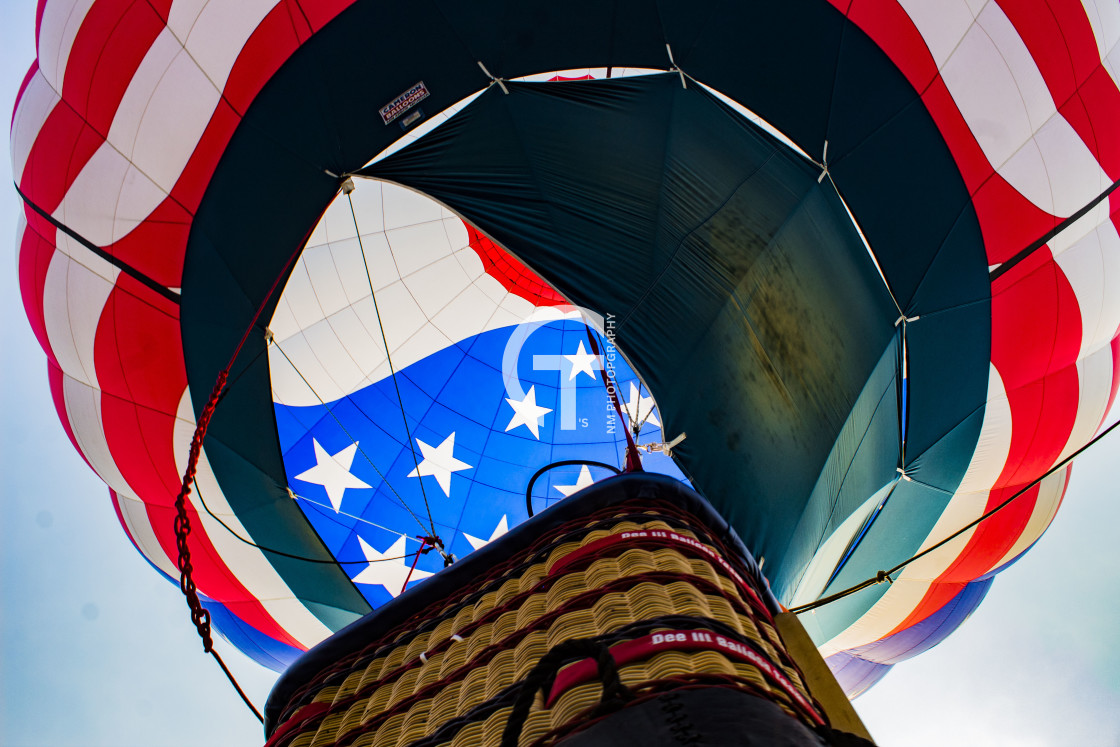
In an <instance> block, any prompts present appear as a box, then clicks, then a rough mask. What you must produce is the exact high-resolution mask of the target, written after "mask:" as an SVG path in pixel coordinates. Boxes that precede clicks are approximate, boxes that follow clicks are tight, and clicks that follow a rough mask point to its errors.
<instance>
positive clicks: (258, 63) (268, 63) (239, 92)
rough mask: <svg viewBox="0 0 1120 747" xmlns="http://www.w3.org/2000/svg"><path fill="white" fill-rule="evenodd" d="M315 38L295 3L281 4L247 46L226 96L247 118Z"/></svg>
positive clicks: (230, 103)
mask: <svg viewBox="0 0 1120 747" xmlns="http://www.w3.org/2000/svg"><path fill="white" fill-rule="evenodd" d="M310 37H311V27H310V26H309V25H308V23H307V21H306V20H305V19H304V17H303V13H302V12H301V11H300V10H299V7H298V6H297V5H296V4H295V3H294V2H292V0H281V2H280V3H278V4H277V5H276V7H274V8H273V9H272V10H271V11H269V13H268V15H266V16H265V17H264V20H262V21H261V23H260V25H259V26H258V27H257V28H256V30H254V31H253V34H252V35H251V36H250V37H249V39H248V40H247V41H246V43H245V47H244V48H243V49H242V51H241V54H240V55H238V58H237V62H236V64H234V66H233V69H232V70H231V71H230V75H229V78H228V79H227V81H226V85H225V90H224V91H223V96H224V97H225V99H226V101H227V102H228V103H229V105H230V106H232V107H233V109H234V110H235V111H236V112H238V114H239V115H241V114H244V113H245V110H247V109H248V108H249V104H251V103H252V102H253V99H255V98H256V96H257V94H258V93H260V90H261V88H262V87H263V86H264V84H265V83H266V82H268V80H269V79H270V78H272V76H273V75H274V74H275V72H276V71H277V70H279V69H280V66H281V65H283V64H284V63H285V62H287V61H288V58H289V57H291V55H292V53H293V52H295V51H296V50H297V49H299V47H300V45H301V44H303V42H305V41H307V40H308V39H309V38H310Z"/></svg>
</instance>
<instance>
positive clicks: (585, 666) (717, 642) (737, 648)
mask: <svg viewBox="0 0 1120 747" xmlns="http://www.w3.org/2000/svg"><path fill="white" fill-rule="evenodd" d="M664 651H715V652H717V653H720V654H723V655H724V656H727V657H728V658H730V659H737V660H738V661H742V662H747V663H749V664H752V665H754V666H755V667H757V668H758V669H759V670H760V671H761V672H762V673H763V674H764V675H765V677H766V679H768V680H769V681H770V682H772V683H773V684H774V685H776V686H777V688H778V689H779V690H781V691H782V692H783V693H785V694H786V695H787V696H788V697H789V698H791V699H792V700H793V701H794V702H795V703H797V705H798V706H799V707H800V710H801V712H802V713H804V715H806V716H808V717H809V718H810V719H812V720H813V722H814V723H817V724H822V723H824V721H823V720H822V719H821V716H820V714H819V713H817V709H816V707H815V706H814V705H813V704H812V703H810V702H809V700H808V698H806V697H805V696H804V695H802V694H801V692H800V691H799V690H798V689H797V688H796V687H794V686H793V683H792V682H790V681H789V678H788V677H786V675H785V673H784V672H782V671H781V669H779V668H778V667H777V666H776V665H775V664H774V663H773V662H771V661H769V660H768V659H767V658H766V657H764V656H762V655H761V654H759V653H758V652H757V651H755V650H754V649H753V648H751V647H749V646H746V645H744V644H742V643H739V642H738V641H735V640H732V639H730V638H727V637H725V636H722V635H719V634H718V633H713V632H711V631H709V630H665V631H661V632H659V633H650V634H649V635H645V636H642V637H641V638H635V639H633V640H629V641H623V642H622V643H616V644H615V645H613V646H611V647H610V655H611V658H612V659H614V661H615V663H616V664H617V665H618V666H620V667H622V666H626V665H627V664H630V663H631V662H635V661H643V660H645V659H649V658H652V657H654V656H657V655H658V654H660V653H662V652H664ZM597 676H598V664H597V663H596V662H595V661H594V660H592V659H581V660H579V661H577V662H574V663H572V664H570V665H568V666H567V667H565V668H564V669H562V670H560V672H559V673H558V674H557V675H556V678H555V680H554V682H553V685H552V688H551V689H550V690H549V693H548V697H547V698H546V700H545V707H546V708H550V707H552V706H553V705H554V704H555V703H556V701H557V700H558V699H559V698H560V697H561V696H562V695H563V694H564V693H565V692H567V691H568V690H570V689H571V688H573V687H575V686H577V685H581V684H583V683H585V682H590V681H591V680H592V679H594V678H596V677H597Z"/></svg>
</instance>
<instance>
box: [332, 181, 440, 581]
mask: <svg viewBox="0 0 1120 747" xmlns="http://www.w3.org/2000/svg"><path fill="white" fill-rule="evenodd" d="M354 189H355V186H354V180H353V179H352V178H351V177H347V178H346V181H344V182H343V183H342V192H343V194H345V195H346V201H347V203H348V204H349V205H350V218H351V219H352V220H353V221H354V234H355V235H356V236H357V237H358V250H359V251H360V252H361V253H362V267H364V268H365V271H366V282H367V283H368V284H369V295H370V298H371V299H373V312H374V314H375V315H376V316H377V328H378V329H379V330H380V332H381V343H382V344H383V345H384V346H385V361H386V362H387V363H388V364H389V378H391V379H392V380H393V388H394V389H395V390H396V392H397V404H398V405H400V408H401V422H403V423H404V434H405V437H406V438H407V439H408V451H409V453H410V454H412V463H413V466H415V467H416V475H417V478H418V479H419V481H420V495H421V496H423V498H424V509H425V510H426V511H427V512H428V525H429V527H428V528H430V529H431V532H432V534H431V536H432V538H433V539H434V540H435V542H434V546H435V548H436V549H437V550H438V551H439V553H440V555H442V556H443V559H444V560H447V559H448V557H449V556H448V554H447V551H446V550H444V547H443V542H442V541H440V538H439V535H438V534H437V533H436V524H435V521H434V520H433V519H432V507H431V506H430V505H429V504H428V493H427V491H426V490H425V489H424V478H423V477H422V476H420V461H419V460H418V459H417V458H416V445H415V444H413V442H412V432H411V430H410V429H409V427H408V415H407V413H406V412H405V409H404V398H403V397H402V396H401V386H400V382H398V381H397V372H396V370H395V369H394V368H393V356H392V354H391V353H390V351H389V340H388V338H387V337H386V335H385V325H384V324H383V323H382V321H381V310H380V308H379V307H378V305H377V294H376V293H375V292H374V290H373V278H372V277H371V276H370V272H369V260H368V259H367V257H366V249H365V246H364V245H363V244H362V231H361V229H360V228H358V214H357V212H356V211H355V210H354V198H353V197H351V194H352V193H353V191H354Z"/></svg>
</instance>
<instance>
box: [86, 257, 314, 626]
mask: <svg viewBox="0 0 1120 747" xmlns="http://www.w3.org/2000/svg"><path fill="white" fill-rule="evenodd" d="M161 307H162V308H161ZM177 311H178V309H177V307H175V306H174V305H173V304H170V303H169V302H167V301H166V300H165V299H162V298H161V297H160V296H159V295H157V294H156V293H154V292H152V291H151V290H149V289H148V288H146V287H145V286H142V285H140V284H139V283H138V282H136V281H135V280H132V279H131V278H129V277H128V276H126V275H122V276H121V277H120V278H119V279H118V282H117V285H116V287H115V288H114V289H113V291H112V292H111V293H110V295H109V299H108V301H107V302H106V304H105V310H104V312H103V313H102V316H101V321H100V323H99V325H98V330H97V337H96V344H95V350H94V355H95V361H96V366H97V374H98V381H99V382H100V384H101V386H102V395H101V415H102V423H103V425H104V429H105V437H106V441H107V443H108V445H109V450H110V453H111V454H112V456H113V460H114V461H115V462H116V464H117V466H118V468H119V469H120V470H121V473H122V475H124V476H125V479H126V480H127V481H128V484H129V487H131V488H132V490H134V491H135V493H136V494H137V495H138V496H140V497H141V498H142V499H143V500H144V503H145V505H146V507H147V511H148V517H149V521H150V522H151V525H152V530H153V532H154V533H155V536H156V538H157V539H158V540H159V543H160V546H161V547H162V548H163V551H164V553H165V554H166V555H167V557H168V558H170V559H174V558H176V557H177V549H176V539H175V532H174V528H173V527H174V519H175V511H174V509H173V508H172V505H173V503H174V500H175V496H176V495H177V494H178V491H179V487H180V483H179V480H180V478H179V475H178V468H177V465H176V462H175V453H174V446H175V442H174V430H175V413H176V409H177V407H178V404H179V398H180V396H181V395H182V393H183V391H184V389H185V388H186V383H187V382H186V370H185V363H184V361H183V357H182V345H181V343H180V338H179V319H178V314H177ZM188 512H189V513H190V515H191V518H192V524H193V527H194V531H193V532H192V533H191V540H190V541H191V548H192V561H193V564H194V568H195V570H194V579H195V582H196V583H197V584H198V588H199V590H200V591H201V592H202V593H204V594H206V595H207V596H209V597H211V598H213V599H217V600H219V601H221V602H222V603H226V602H228V601H229V600H241V601H242V602H244V604H243V605H242V606H241V615H240V616H241V617H242V619H243V620H244V621H245V622H246V623H248V624H249V625H252V626H253V627H254V628H256V629H257V630H259V631H261V632H262V633H265V634H266V635H269V636H271V637H273V638H275V639H277V640H279V641H283V642H284V643H287V644H289V645H291V646H295V647H300V644H299V642H298V641H296V640H294V639H293V638H292V637H291V636H289V635H287V634H286V633H285V632H284V631H283V629H282V628H281V627H280V625H279V624H278V623H277V622H276V621H275V620H274V619H273V618H272V616H271V615H270V614H269V613H268V612H267V611H266V610H265V609H264V607H263V606H262V605H261V604H260V602H258V601H257V600H256V599H255V598H253V596H252V595H251V594H250V593H249V591H248V590H246V588H245V587H244V586H243V585H242V584H241V582H240V581H238V579H237V578H236V576H235V574H234V573H233V572H232V571H230V569H229V568H228V567H227V566H226V564H225V562H224V561H223V560H222V558H221V556H220V555H219V553H218V552H217V550H216V549H215V548H214V546H213V544H212V543H211V541H210V539H209V537H208V536H207V535H206V532H205V531H204V530H203V527H202V523H201V521H200V520H199V519H198V517H197V513H196V512H194V510H193V509H191V508H188Z"/></svg>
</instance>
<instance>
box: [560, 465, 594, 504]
mask: <svg viewBox="0 0 1120 747" xmlns="http://www.w3.org/2000/svg"><path fill="white" fill-rule="evenodd" d="M593 482H595V481H594V480H592V479H591V470H589V469H587V465H586V464H585V465H583V466H582V467H580V468H579V477H578V478H577V479H576V484H575V485H553V486H552V487H554V488H556V489H557V490H559V491H560V492H561V493H563V494H564V496H565V497H567V496H569V495H571V494H572V493H578V492H579V491H581V490H583V489H584V488H586V487H587V486H588V485H590V484H591V483H593Z"/></svg>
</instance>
